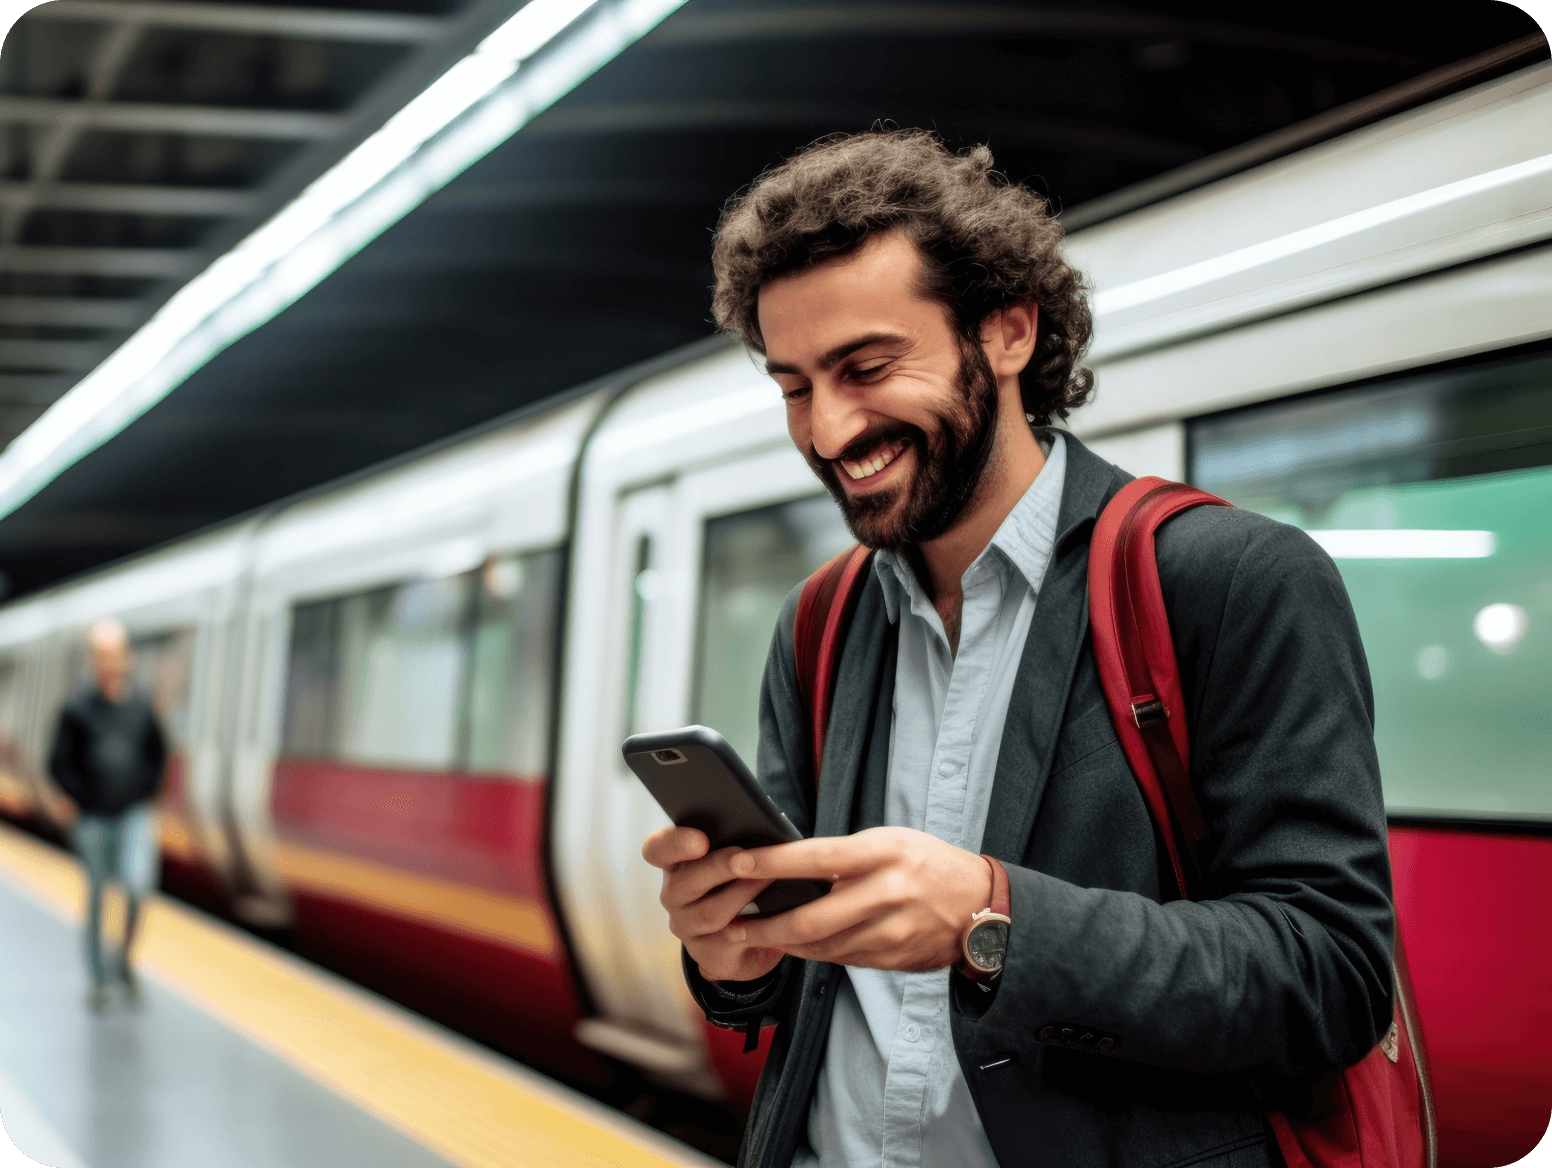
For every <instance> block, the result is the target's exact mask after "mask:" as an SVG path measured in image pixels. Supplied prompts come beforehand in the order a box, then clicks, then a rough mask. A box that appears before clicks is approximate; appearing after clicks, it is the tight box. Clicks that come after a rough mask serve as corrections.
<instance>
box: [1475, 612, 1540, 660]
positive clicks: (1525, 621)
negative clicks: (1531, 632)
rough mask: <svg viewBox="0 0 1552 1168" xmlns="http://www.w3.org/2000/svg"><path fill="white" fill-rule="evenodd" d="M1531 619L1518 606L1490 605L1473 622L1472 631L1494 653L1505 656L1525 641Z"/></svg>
mask: <svg viewBox="0 0 1552 1168" xmlns="http://www.w3.org/2000/svg"><path fill="white" fill-rule="evenodd" d="M1529 628H1530V617H1529V616H1528V615H1527V614H1526V612H1525V610H1524V609H1523V608H1521V607H1520V606H1519V605H1518V604H1503V603H1499V604H1489V605H1488V606H1487V607H1486V608H1484V609H1482V610H1481V611H1480V612H1479V613H1477V615H1476V617H1475V619H1473V620H1472V622H1471V631H1472V632H1474V633H1476V635H1477V640H1479V641H1481V642H1482V643H1483V644H1484V645H1486V646H1487V647H1488V648H1489V649H1491V650H1492V651H1493V652H1494V653H1498V654H1501V655H1504V656H1507V655H1508V654H1510V653H1512V652H1514V647H1515V646H1516V645H1518V644H1519V643H1520V642H1521V641H1522V640H1524V639H1525V632H1526V630H1527V629H1529Z"/></svg>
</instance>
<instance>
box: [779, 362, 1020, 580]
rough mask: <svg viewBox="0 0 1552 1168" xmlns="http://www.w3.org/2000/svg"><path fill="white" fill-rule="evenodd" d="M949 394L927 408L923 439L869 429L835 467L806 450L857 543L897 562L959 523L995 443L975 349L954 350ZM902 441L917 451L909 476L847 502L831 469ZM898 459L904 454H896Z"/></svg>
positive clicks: (910, 429)
mask: <svg viewBox="0 0 1552 1168" xmlns="http://www.w3.org/2000/svg"><path fill="white" fill-rule="evenodd" d="M954 388H955V390H956V393H955V395H954V396H953V397H952V398H951V399H950V400H949V401H948V402H947V403H945V404H944V406H943V408H941V409H933V410H931V411H930V413H931V414H932V418H933V422H934V423H935V424H934V426H933V428H932V431H931V432H930V433H929V432H928V431H926V430H923V429H922V428H921V427H919V426H913V425H910V424H909V423H905V422H893V423H885V424H883V425H880V426H876V427H874V428H872V429H870V430H869V431H868V432H867V433H865V434H863V435H862V436H861V437H860V438H858V439H857V440H856V441H855V442H853V443H852V444H851V445H850V446H848V447H847V448H846V449H845V450H843V451H841V453H840V455H839V457H838V458H836V459H835V460H834V461H831V460H829V459H824V458H820V457H819V453H818V451H816V450H815V449H814V448H813V447H812V446H810V447H809V450H808V463H809V465H810V466H811V467H813V469H814V473H815V474H816V475H818V476H819V480H820V481H821V482H822V483H824V485H825V486H826V487H827V488H828V489H829V491H830V494H831V495H832V496H834V498H835V501H836V503H838V504H839V505H840V508H841V515H842V516H843V517H844V518H845V520H846V526H847V527H849V528H850V529H851V533H852V536H853V537H854V538H855V539H856V540H857V542H858V543H861V544H864V545H866V546H867V547H871V548H883V549H886V550H888V551H891V552H894V553H896V554H897V555H899V554H904V553H905V552H906V551H907V550H908V549H909V548H911V547H914V546H916V545H918V544H922V543H926V542H928V541H930V540H934V539H936V538H937V537H938V536H940V535H942V534H943V533H944V532H946V531H948V530H949V528H951V527H953V526H954V524H955V523H956V522H958V520H959V517H960V515H962V514H963V513H964V510H965V508H966V507H967V506H969V504H970V502H971V500H973V499H974V498H975V495H976V492H977V490H979V488H980V485H981V479H982V478H983V476H984V475H985V473H986V467H987V464H988V463H989V462H990V461H991V455H992V450H993V449H994V448H995V446H996V439H997V416H998V403H997V381H996V378H995V377H994V376H993V374H992V370H991V364H990V362H988V361H987V359H986V354H985V353H984V352H982V351H981V348H980V346H978V345H972V344H970V343H968V342H964V343H962V344H961V347H960V359H959V372H958V373H957V374H956V375H955V378H954ZM896 440H903V441H905V442H907V443H908V444H909V445H910V446H911V448H912V449H914V450H915V451H916V473H915V474H914V475H913V476H912V478H911V480H910V481H909V482H908V483H906V484H904V485H903V486H898V487H891V488H889V489H887V490H881V491H873V492H871V493H869V494H867V495H862V496H858V497H852V496H851V495H848V494H847V493H846V488H845V487H843V486H842V485H841V480H840V474H839V472H838V471H837V468H836V463H837V462H839V461H840V460H841V459H846V460H847V461H860V460H861V459H862V458H863V457H864V456H865V455H866V454H867V453H868V452H869V451H871V450H873V449H875V448H877V447H878V446H879V445H880V444H881V443H884V442H893V441H896ZM901 454H902V455H903V454H904V451H903V450H902V451H901Z"/></svg>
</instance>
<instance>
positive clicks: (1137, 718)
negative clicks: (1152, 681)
mask: <svg viewBox="0 0 1552 1168" xmlns="http://www.w3.org/2000/svg"><path fill="white" fill-rule="evenodd" d="M1168 720H1169V711H1168V710H1166V709H1165V708H1164V703H1163V702H1161V701H1159V699H1158V698H1156V697H1154V696H1153V695H1152V694H1139V695H1138V696H1137V697H1135V698H1133V699H1132V721H1134V722H1136V723H1137V729H1139V730H1141V729H1142V728H1143V727H1144V726H1145V725H1147V724H1148V723H1149V722H1167V721H1168Z"/></svg>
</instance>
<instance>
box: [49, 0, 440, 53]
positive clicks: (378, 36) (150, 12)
mask: <svg viewBox="0 0 1552 1168" xmlns="http://www.w3.org/2000/svg"><path fill="white" fill-rule="evenodd" d="M28 17H29V19H30V18H37V19H42V20H93V21H96V20H101V21H130V22H133V23H137V24H146V25H152V26H157V27H161V28H196V29H203V30H207V31H210V32H249V33H260V34H263V35H267V36H288V37H312V38H317V39H320V40H341V41H373V42H379V43H387V44H419V43H422V42H424V41H433V40H436V39H438V38H439V37H442V36H444V35H446V33H447V30H448V25H449V22H448V21H446V20H444V19H442V18H439V17H434V16H416V15H410V14H406V13H396V12H350V11H342V10H337V9H327V8H315V9H305V8H279V7H271V6H269V5H264V4H200V3H193V2H188V3H185V2H182V0H179V2H174V3H166V2H162V0H54V2H53V3H52V4H45V5H43V6H42V7H40V8H35V9H33V10H32V12H30V13H29V14H28Z"/></svg>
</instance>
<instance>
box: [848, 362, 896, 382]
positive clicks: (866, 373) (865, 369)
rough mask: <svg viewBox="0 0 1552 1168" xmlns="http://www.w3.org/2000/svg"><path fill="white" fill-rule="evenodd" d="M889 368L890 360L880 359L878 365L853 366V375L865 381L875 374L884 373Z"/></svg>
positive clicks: (854, 378) (858, 379)
mask: <svg viewBox="0 0 1552 1168" xmlns="http://www.w3.org/2000/svg"><path fill="white" fill-rule="evenodd" d="M887 368H889V362H888V361H880V362H879V363H878V364H877V365H858V366H855V367H853V369H852V371H851V376H852V378H853V380H857V381H865V380H867V379H868V378H869V377H872V376H874V375H875V374H878V373H882V372H883V371H884V370H885V369H887Z"/></svg>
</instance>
